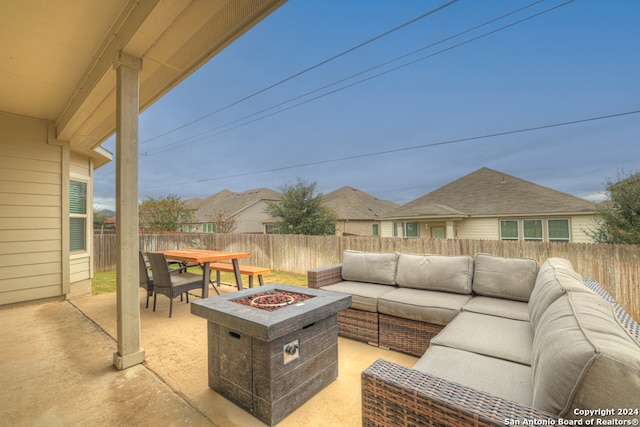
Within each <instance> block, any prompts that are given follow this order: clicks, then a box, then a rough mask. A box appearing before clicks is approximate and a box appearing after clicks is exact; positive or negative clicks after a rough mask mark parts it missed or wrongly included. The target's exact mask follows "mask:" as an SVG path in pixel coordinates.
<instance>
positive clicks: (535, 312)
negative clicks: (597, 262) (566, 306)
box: [529, 258, 593, 329]
mask: <svg viewBox="0 0 640 427" xmlns="http://www.w3.org/2000/svg"><path fill="white" fill-rule="evenodd" d="M569 291H572V292H585V293H591V294H592V293H593V292H592V291H591V290H590V289H589V288H586V287H585V286H584V284H583V283H582V276H580V275H579V274H578V273H576V272H575V271H573V267H572V266H571V263H570V262H569V261H568V260H566V259H564V258H549V259H548V260H547V261H545V263H544V264H542V267H540V271H539V272H538V277H537V278H536V285H535V286H534V288H533V291H532V292H531V297H530V298H529V320H530V321H531V327H533V329H535V328H536V327H537V326H538V323H539V321H540V317H541V316H542V313H544V312H545V310H546V309H547V308H549V306H550V305H551V304H553V302H554V301H555V300H557V299H558V298H560V297H561V296H562V295H564V294H566V293H567V292H569Z"/></svg>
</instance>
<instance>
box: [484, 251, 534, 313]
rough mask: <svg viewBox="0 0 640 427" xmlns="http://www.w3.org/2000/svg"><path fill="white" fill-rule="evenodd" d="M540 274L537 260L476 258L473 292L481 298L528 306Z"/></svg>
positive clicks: (489, 256)
mask: <svg viewBox="0 0 640 427" xmlns="http://www.w3.org/2000/svg"><path fill="white" fill-rule="evenodd" d="M537 274H538V262H537V261H536V260H535V259H529V258H504V257H498V256H493V255H487V254H477V255H476V260H475V272H474V273H473V291H474V292H475V293H477V294H478V295H484V296H488V297H497V298H505V299H512V300H516V301H525V302H526V301H529V296H530V295H531V291H532V289H533V286H534V284H535V283H536V275H537Z"/></svg>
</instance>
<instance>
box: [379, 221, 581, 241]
mask: <svg viewBox="0 0 640 427" xmlns="http://www.w3.org/2000/svg"><path fill="white" fill-rule="evenodd" d="M551 218H556V217H551ZM557 218H562V219H565V218H566V219H569V224H570V228H571V230H570V232H571V241H572V242H573V243H593V242H592V241H591V239H590V238H589V236H587V234H586V233H585V229H588V228H589V227H591V226H592V223H593V216H591V215H586V216H585V215H579V216H573V217H557ZM505 219H516V220H518V221H519V226H520V238H521V239H522V222H521V221H522V218H520V217H514V218H505ZM536 219H542V220H543V221H544V227H545V229H544V230H545V231H544V233H545V240H547V239H548V236H547V228H546V227H547V225H546V219H547V218H546V217H539V218H536ZM411 222H416V221H414V220H412V221H411ZM397 224H398V237H402V232H403V224H404V223H403V222H402V221H397ZM425 224H428V225H429V228H428V229H427V228H426V227H425ZM445 225H446V224H445V223H444V222H436V221H429V222H424V221H418V232H419V234H420V236H419V237H425V238H433V235H432V234H433V233H432V232H433V230H434V227H444V226H445ZM445 229H446V227H445ZM454 230H455V231H454V233H455V236H454V237H453V238H456V239H469V240H499V239H500V218H471V219H465V220H462V221H455V222H454ZM381 235H382V236H383V237H393V222H392V221H383V222H382V226H381ZM446 237H447V238H451V236H449V235H447V236H446Z"/></svg>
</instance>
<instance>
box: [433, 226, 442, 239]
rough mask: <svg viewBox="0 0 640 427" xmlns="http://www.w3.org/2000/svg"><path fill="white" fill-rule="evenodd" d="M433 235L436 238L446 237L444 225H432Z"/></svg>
mask: <svg viewBox="0 0 640 427" xmlns="http://www.w3.org/2000/svg"><path fill="white" fill-rule="evenodd" d="M431 237H433V238H434V239H444V227H431Z"/></svg>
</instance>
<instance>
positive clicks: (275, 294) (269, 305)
mask: <svg viewBox="0 0 640 427" xmlns="http://www.w3.org/2000/svg"><path fill="white" fill-rule="evenodd" d="M309 298H313V296H312V295H305V294H299V293H296V292H288V291H268V292H263V293H260V294H256V295H249V296H246V297H243V298H237V299H233V300H231V301H233V302H235V303H237V304H242V305H247V306H250V307H255V308H259V309H261V310H266V311H274V310H279V309H281V308H284V307H287V306H289V305H292V304H294V303H299V302H301V301H304V300H307V299H309Z"/></svg>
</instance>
